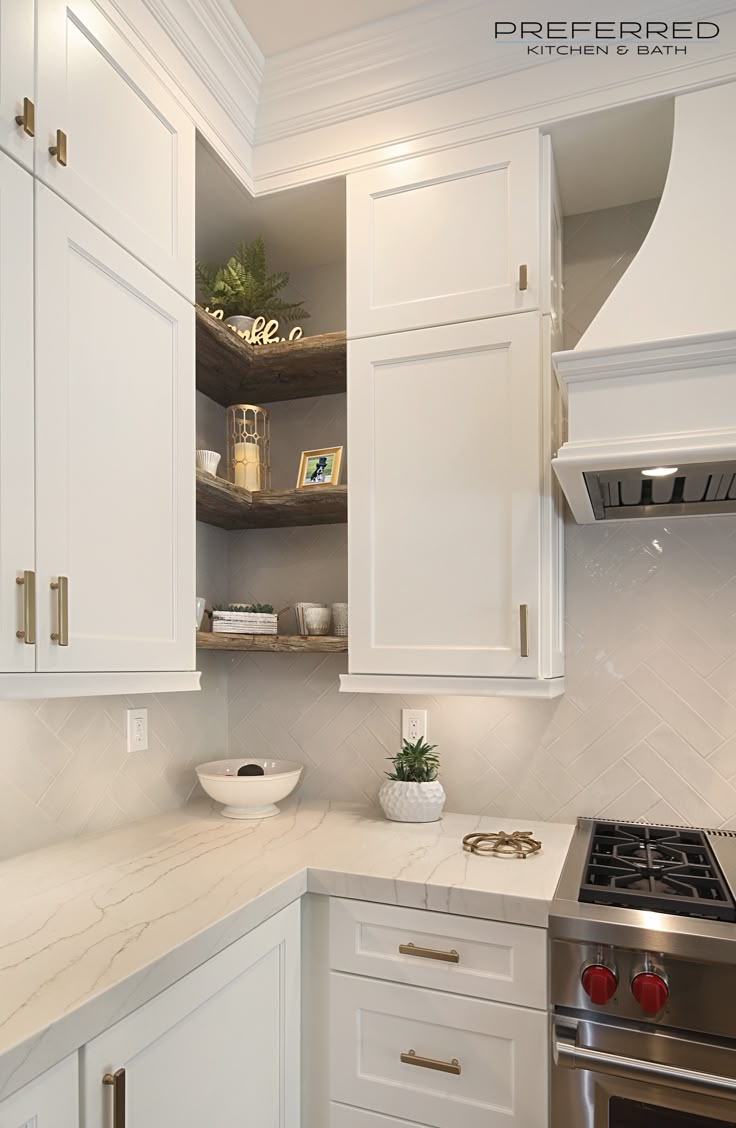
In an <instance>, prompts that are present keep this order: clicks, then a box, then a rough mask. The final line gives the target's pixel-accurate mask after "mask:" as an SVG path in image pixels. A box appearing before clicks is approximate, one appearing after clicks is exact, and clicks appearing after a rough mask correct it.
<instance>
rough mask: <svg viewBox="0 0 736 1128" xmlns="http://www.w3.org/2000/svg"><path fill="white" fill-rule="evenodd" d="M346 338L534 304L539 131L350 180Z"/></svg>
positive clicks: (536, 296)
mask: <svg viewBox="0 0 736 1128" xmlns="http://www.w3.org/2000/svg"><path fill="white" fill-rule="evenodd" d="M347 193H348V194H347V232H348V259H347V263H348V271H347V310H348V313H347V320H348V336H349V337H366V336H371V335H373V334H377V333H392V332H396V331H399V330H403V329H418V328H422V327H424V326H429V325H443V324H447V323H450V322H456V321H471V320H473V319H475V318H481V317H496V316H498V315H499V314H505V313H519V312H521V311H524V310H532V309H537V308H538V307H539V290H540V280H539V261H540V242H539V210H540V209H539V193H540V141H539V134H538V133H537V131H536V130H528V131H526V132H523V133H516V134H511V135H509V136H507V137H501V138H497V139H494V140H491V141H482V142H476V143H474V144H472V145H464V146H462V147H460V148H457V149H450V150H447V151H446V152H442V153H434V154H431V155H428V156H421V157H415V158H410V159H408V160H402V161H397V162H395V163H393V164H389V165H385V166H383V167H382V168H377V169H370V170H368V171H366V172H360V173H355V174H354V175H351V176H348V178H347Z"/></svg>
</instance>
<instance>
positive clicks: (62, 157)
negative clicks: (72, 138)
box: [49, 129, 67, 168]
mask: <svg viewBox="0 0 736 1128" xmlns="http://www.w3.org/2000/svg"><path fill="white" fill-rule="evenodd" d="M49 152H50V153H51V156H52V157H56V159H57V161H58V162H59V164H60V165H63V166H64V168H66V164H67V158H66V133H65V132H64V130H63V129H57V131H56V144H55V145H49Z"/></svg>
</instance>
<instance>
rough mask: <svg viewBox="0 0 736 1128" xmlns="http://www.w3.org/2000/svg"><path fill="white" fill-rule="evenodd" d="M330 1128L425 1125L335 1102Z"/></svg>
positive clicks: (407, 1127) (412, 1127) (331, 1112)
mask: <svg viewBox="0 0 736 1128" xmlns="http://www.w3.org/2000/svg"><path fill="white" fill-rule="evenodd" d="M330 1128H425V1125H423V1124H417V1122H416V1120H397V1119H396V1117H395V1116H384V1115H383V1114H382V1113H380V1112H367V1111H366V1110H365V1109H364V1108H351V1107H350V1106H349V1105H341V1104H337V1103H336V1102H333V1103H332V1105H331V1106H330Z"/></svg>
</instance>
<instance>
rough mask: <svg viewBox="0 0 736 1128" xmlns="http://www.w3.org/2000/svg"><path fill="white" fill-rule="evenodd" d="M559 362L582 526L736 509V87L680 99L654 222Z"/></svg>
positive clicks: (567, 460)
mask: <svg viewBox="0 0 736 1128" xmlns="http://www.w3.org/2000/svg"><path fill="white" fill-rule="evenodd" d="M554 362H555V367H556V371H557V376H558V380H559V382H560V386H561V388H562V391H563V395H564V396H565V398H566V401H567V415H568V430H567V440H566V441H565V442H564V443H563V445H562V446H561V447H560V449H559V451H558V453H557V457H556V458H555V459H554V460H553V466H554V468H555V471H556V473H557V477H558V478H559V480H560V483H561V485H562V488H563V490H564V492H565V496H566V497H567V500H568V502H569V504H570V508H571V509H572V512H573V515H574V517H575V519H576V520H577V521H579V522H583V523H584V522H593V521H606V520H621V519H624V518H632V517H639V518H641V517H675V516H686V515H692V514H712V513H736V83H729V84H728V85H725V86H716V87H710V88H708V89H706V90H700V91H696V92H694V93H692V94H685V95H682V96H680V97H678V98H677V99H676V103H675V129H674V137H673V145H672V158H671V161H670V167H669V172H668V175H667V183H666V185H665V188H664V192H663V195H662V200H661V203H660V206H659V209H658V211H657V215H656V216H655V219H654V222H653V224H652V227H651V229H650V231H649V233H648V235H647V237H646V239H645V240H644V243H643V244H642V247H641V249H640V251H639V253H638V254H637V256H636V258H635V259H634V261H633V262H632V263H631V265H630V266H629V268H628V270H627V271H626V273H625V274H624V276H623V278H622V279H621V281H620V282H619V284H618V286H617V287H616V288H615V290H614V291H613V292H612V294H611V295H610V297H609V298H608V300H607V301H606V303H605V304H604V306H603V307H602V309H601V310H600V312H599V313H598V314H597V316H596V318H595V319H594V321H593V322H592V323H591V325H590V326H589V328H588V330H587V331H586V333H585V334H584V336H583V337H582V338H581V339H580V342H579V343H578V346H577V347H576V348H575V349H573V350H571V351H568V352H558V353H555V354H554ZM648 471H649V472H650V473H647V472H648ZM652 471H654V472H655V473H654V474H652V473H651V472H652ZM656 471H659V472H660V473H659V474H657V473H656Z"/></svg>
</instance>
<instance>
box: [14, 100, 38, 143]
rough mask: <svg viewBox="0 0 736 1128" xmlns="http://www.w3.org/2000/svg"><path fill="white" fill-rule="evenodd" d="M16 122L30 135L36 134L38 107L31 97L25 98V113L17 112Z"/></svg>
mask: <svg viewBox="0 0 736 1128" xmlns="http://www.w3.org/2000/svg"><path fill="white" fill-rule="evenodd" d="M15 121H16V124H17V125H20V126H22V127H23V132H24V133H27V134H28V136H29V137H35V135H36V107H35V106H34V104H33V102H32V101H31V99H30V98H24V99H23V113H22V114H17V115H16V118H15Z"/></svg>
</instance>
